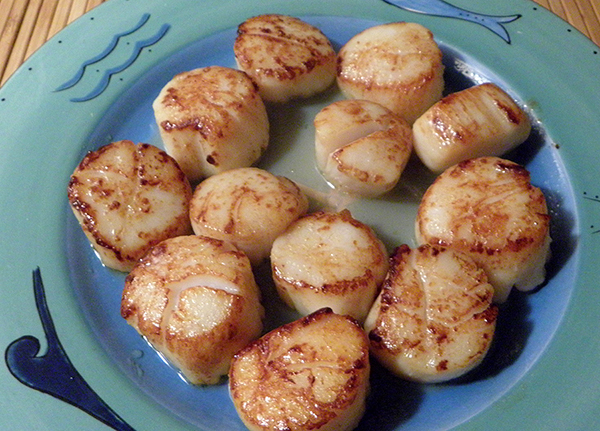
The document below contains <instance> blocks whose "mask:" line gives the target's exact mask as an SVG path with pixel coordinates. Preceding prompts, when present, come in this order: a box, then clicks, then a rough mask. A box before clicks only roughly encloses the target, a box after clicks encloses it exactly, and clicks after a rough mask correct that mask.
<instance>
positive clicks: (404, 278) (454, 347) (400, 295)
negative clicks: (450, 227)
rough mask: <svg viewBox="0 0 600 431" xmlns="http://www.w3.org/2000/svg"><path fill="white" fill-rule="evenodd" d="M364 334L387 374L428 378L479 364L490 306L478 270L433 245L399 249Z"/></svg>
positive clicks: (488, 337)
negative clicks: (388, 372) (387, 371)
mask: <svg viewBox="0 0 600 431" xmlns="http://www.w3.org/2000/svg"><path fill="white" fill-rule="evenodd" d="M391 261H392V263H391V267H390V271H389V273H388V276H387V277H386V280H385V282H384V285H383V288H382V290H381V293H380V294H379V296H378V297H377V300H376V301H375V304H374V305H373V308H372V309H371V311H370V313H369V316H368V318H367V321H366V322H365V331H367V333H368V334H369V340H370V343H371V352H372V353H373V355H374V356H375V357H376V358H377V359H378V360H379V361H380V362H381V364H383V365H384V366H385V367H386V368H387V369H389V370H390V371H391V372H392V373H394V374H396V375H398V376H399V377H402V378H404V379H407V380H412V381H417V382H423V383H433V382H441V381H446V380H450V379H453V378H456V377H458V376H461V375H463V374H465V373H466V372H468V371H469V370H472V369H473V368H474V367H476V366H477V365H478V364H480V363H481V361H482V359H483V358H484V356H485V354H486V353H487V351H488V349H489V347H490V344H491V342H492V339H493V336H494V331H495V327H496V316H497V308H496V306H495V305H493V304H492V297H493V295H494V288H493V287H492V285H491V284H489V283H488V281H487V276H486V274H485V272H484V271H483V270H482V269H481V268H479V267H478V266H477V265H476V264H475V262H474V261H473V260H472V259H471V258H470V257H468V256H467V255H465V254H463V253H460V252H457V251H454V250H452V249H447V248H444V247H440V246H432V245H424V246H421V247H419V248H417V249H414V250H411V249H410V248H409V247H408V246H406V245H404V246H400V247H398V249H397V250H396V252H395V253H394V255H393V256H392V259H391Z"/></svg>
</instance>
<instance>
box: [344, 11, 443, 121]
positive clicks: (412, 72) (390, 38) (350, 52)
mask: <svg viewBox="0 0 600 431" xmlns="http://www.w3.org/2000/svg"><path fill="white" fill-rule="evenodd" d="M337 83H338V86H339V87H340V89H341V90H342V92H343V93H344V95H345V96H346V97H347V98H351V99H366V100H370V101H372V102H377V103H380V104H381V105H383V106H385V107H386V108H388V109H390V110H391V111H393V112H394V113H396V114H397V115H399V116H401V117H402V118H404V119H405V120H406V121H407V122H408V123H410V124H412V123H413V122H414V121H415V120H416V119H417V118H418V117H419V116H421V114H423V112H425V111H426V110H427V109H428V108H429V107H430V106H431V105H433V104H434V103H435V102H437V101H438V100H440V99H441V97H442V92H443V89H444V65H443V64H442V52H441V50H440V49H439V47H438V45H437V43H436V42H435V40H434V38H433V34H432V33H431V31H429V30H428V29H427V28H425V27H423V26H422V25H420V24H416V23H409V22H395V23H389V24H382V25H377V26H374V27H370V28H368V29H366V30H364V31H362V32H361V33H359V34H357V35H355V36H354V37H352V38H351V39H350V40H349V41H348V42H347V43H346V44H345V45H344V46H343V47H342V49H341V50H340V52H339V53H338V58H337Z"/></svg>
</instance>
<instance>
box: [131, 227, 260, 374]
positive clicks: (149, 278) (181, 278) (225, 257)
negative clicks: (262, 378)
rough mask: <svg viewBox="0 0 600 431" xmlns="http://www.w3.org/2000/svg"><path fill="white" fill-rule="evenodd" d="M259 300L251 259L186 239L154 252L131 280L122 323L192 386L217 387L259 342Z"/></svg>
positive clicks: (204, 240) (223, 246) (208, 241)
mask: <svg viewBox="0 0 600 431" xmlns="http://www.w3.org/2000/svg"><path fill="white" fill-rule="evenodd" d="M259 299H260V294H259V290H258V287H257V286H256V283H255V281H254V276H253V273H252V269H251V266H250V262H249V260H248V258H247V257H246V256H245V255H244V253H242V252H241V251H239V250H238V249H236V248H235V247H234V246H232V245H231V244H229V243H226V242H224V241H221V240H217V239H214V238H209V237H202V236H196V235H190V236H180V237H177V238H172V239H170V240H167V241H163V242H161V243H160V244H158V245H157V246H156V247H154V248H153V249H152V250H151V251H150V252H149V253H148V254H147V255H146V256H145V257H144V258H143V259H142V260H141V262H140V263H139V264H138V265H137V266H136V267H135V268H134V269H133V270H132V271H131V273H130V274H129V275H128V276H127V278H126V280H125V287H124V289H123V295H122V301H121V316H122V317H123V318H124V319H126V320H127V322H128V323H129V324H130V325H131V326H133V327H134V328H135V329H136V330H137V331H138V332H139V333H140V334H141V335H143V336H144V337H146V339H147V340H148V341H149V342H150V343H151V344H152V345H153V346H154V347H155V348H156V349H157V350H158V351H160V352H161V353H162V354H163V355H164V356H165V357H166V358H167V359H168V360H169V361H170V362H171V363H172V364H173V365H174V366H175V367H177V368H179V369H180V370H181V372H182V373H183V375H184V376H185V377H186V378H187V379H188V380H189V381H190V382H191V383H194V384H213V383H217V382H218V381H219V380H220V378H221V377H222V376H224V375H226V374H227V372H228V369H229V363H230V360H231V358H232V357H233V355H234V353H235V352H236V351H238V350H239V349H240V348H242V347H243V346H245V345H246V344H247V343H248V342H250V341H251V340H253V339H254V338H256V337H258V336H259V335H260V332H261V330H262V321H261V319H262V306H261V305H260V302H259Z"/></svg>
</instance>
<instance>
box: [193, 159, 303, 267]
mask: <svg viewBox="0 0 600 431" xmlns="http://www.w3.org/2000/svg"><path fill="white" fill-rule="evenodd" d="M307 209H308V199H307V197H306V196H305V195H304V193H302V191H301V190H300V189H299V188H298V186H297V185H296V184H295V183H294V182H293V181H291V180H289V179H287V178H285V177H281V176H276V175H273V174H271V173H270V172H268V171H265V170H263V169H259V168H253V167H249V168H238V169H232V170H230V171H226V172H222V173H220V174H218V175H214V176H212V177H210V178H208V179H206V180H204V181H203V182H201V183H200V184H199V185H198V187H196V189H195V190H194V195H193V197H192V200H191V202H190V219H191V223H192V228H193V230H194V233H196V234H197V235H207V236H212V237H214V238H219V239H223V240H227V241H229V242H231V243H233V244H234V245H236V246H237V247H238V248H239V249H240V250H242V251H244V253H246V255H247V256H248V257H249V258H250V261H251V262H252V263H253V264H255V265H258V264H260V263H261V262H262V261H263V260H264V259H265V258H267V257H268V256H269V253H270V252H271V246H272V245H273V241H275V238H276V237H277V236H278V235H279V234H280V233H282V232H283V231H284V230H285V229H286V228H287V227H288V226H289V224H290V223H292V222H293V221H294V220H296V219H297V218H298V217H300V216H301V215H303V214H305V213H306V211H307Z"/></svg>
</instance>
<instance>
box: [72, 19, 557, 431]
mask: <svg viewBox="0 0 600 431" xmlns="http://www.w3.org/2000/svg"><path fill="white" fill-rule="evenodd" d="M234 53H235V56H236V60H237V64H238V67H239V69H240V70H234V69H230V68H226V67H217V66H209V67H206V68H202V69H197V70H194V71H189V72H186V73H182V74H180V75H178V76H176V77H175V78H174V79H173V80H172V81H171V82H169V83H167V84H166V85H165V87H164V88H163V89H162V91H161V92H160V95H159V97H158V98H157V99H156V101H155V102H154V105H153V107H154V112H155V116H156V120H157V124H158V126H159V130H160V133H161V137H162V140H163V142H164V146H165V149H166V152H162V151H160V150H158V149H152V150H151V148H152V147H151V146H149V145H148V144H140V145H137V146H136V145H134V144H133V143H131V142H127V141H119V142H115V143H113V144H110V145H109V146H107V147H103V148H101V149H99V150H97V151H94V152H91V153H90V154H88V155H87V156H86V158H85V159H84V161H83V162H82V163H81V164H80V165H79V167H78V168H77V169H76V171H75V173H74V174H73V177H72V179H71V182H70V184H69V200H70V202H71V205H72V208H73V211H74V213H75V215H76V217H77V219H78V220H79V221H80V223H81V226H82V228H83V230H84V232H85V233H86V235H87V236H88V238H90V241H91V242H92V245H93V246H94V248H95V249H96V250H97V251H98V254H99V256H100V257H101V258H102V260H103V262H104V264H105V265H107V266H110V267H113V268H115V269H117V270H121V271H131V272H130V273H129V275H128V276H127V278H126V281H125V286H124V292H123V301H122V308H121V314H122V316H123V317H124V318H125V319H127V321H128V323H130V324H131V325H132V326H133V327H135V328H136V329H137V330H138V331H139V332H140V333H141V334H142V335H143V336H144V337H145V338H146V339H147V340H148V341H149V342H150V343H151V344H152V345H153V347H154V348H155V349H156V350H157V351H159V352H161V354H163V355H164V356H165V357H166V358H168V359H169V361H170V362H171V363H172V364H174V365H175V366H176V367H178V368H179V369H180V370H181V371H182V373H183V374H184V375H185V376H186V378H187V379H188V380H189V381H190V382H191V383H194V384H215V383H218V382H220V381H221V379H220V377H221V376H224V375H229V382H230V390H231V393H232V397H233V400H234V404H235V407H236V409H238V412H239V413H240V416H241V418H242V419H243V420H244V422H245V423H246V424H247V425H248V426H249V427H250V428H251V429H273V428H272V424H273V423H275V422H277V421H281V420H284V419H281V418H282V417H284V418H287V421H288V422H287V423H286V425H287V426H288V427H289V429H321V430H325V429H352V428H354V427H355V426H356V424H357V423H358V421H359V420H360V417H361V416H362V414H363V413H364V409H365V398H366V394H367V393H368V385H369V381H368V380H369V379H368V372H369V368H370V366H369V359H368V354H365V349H366V348H368V349H370V351H371V353H372V356H373V357H374V358H376V359H377V360H378V361H380V362H381V364H382V365H383V366H384V367H385V368H387V369H388V370H389V371H390V372H391V373H393V374H395V375H398V376H400V377H402V378H405V379H408V380H414V381H418V382H440V381H446V380H448V379H452V378H455V377H458V376H461V375H464V374H465V373H467V372H468V371H470V370H471V369H473V368H474V367H476V366H477V364H479V363H480V362H481V360H482V359H483V357H484V356H485V354H486V352H487V350H488V348H489V346H490V344H491V342H492V340H493V336H494V329H495V322H496V318H497V313H498V307H497V305H496V304H501V303H503V302H504V301H506V299H507V297H508V295H509V293H510V290H511V289H512V287H513V286H516V287H517V288H518V289H521V290H531V289H533V288H535V287H536V286H538V285H539V284H541V283H542V282H543V280H544V276H545V275H544V274H545V273H544V265H545V263H546V261H547V259H548V257H549V243H550V236H549V223H550V220H549V215H548V210H547V207H546V202H545V198H544V195H543V194H542V192H541V191H540V190H539V189H538V188H536V187H534V186H532V185H531V183H530V179H529V174H528V172H527V171H526V169H525V168H524V167H523V166H520V165H517V164H516V163H514V162H511V161H509V160H505V159H502V158H500V157H501V156H502V155H503V154H505V153H506V152H507V151H508V150H510V149H512V148H514V147H516V146H517V145H519V144H521V143H522V142H523V141H524V140H525V139H526V138H527V136H528V135H529V133H530V130H531V124H530V122H529V118H528V116H527V114H526V113H525V112H524V111H523V110H522V109H521V108H520V107H519V106H518V104H517V103H515V102H514V101H513V100H512V99H511V98H510V96H509V95H507V94H506V93H505V92H504V91H503V90H501V89H500V88H499V87H498V86H496V85H493V84H488V83H486V84H481V85H478V86H474V87H471V88H469V89H467V90H463V91H462V92H460V93H453V94H449V95H447V96H445V97H444V96H443V88H444V82H443V64H442V54H441V51H440V49H439V48H438V46H437V45H436V43H435V41H434V38H433V35H432V34H431V32H430V31H429V30H427V29H426V28H424V27H423V26H421V25H418V24H413V23H404V22H402V23H392V24H385V25H380V26H374V27H372V28H370V29H367V30H366V31H364V32H362V33H359V34H357V35H356V36H355V37H353V38H352V39H351V40H350V41H349V42H348V43H347V44H346V45H344V47H342V49H341V50H340V51H339V53H338V54H337V55H336V54H335V52H334V50H333V48H332V46H331V44H330V43H329V42H328V41H327V39H326V37H325V36H324V35H323V33H321V32H320V31H319V30H318V29H317V28H316V27H313V26H311V25H309V24H307V23H305V22H303V21H301V20H299V19H297V18H293V17H288V16H283V15H262V16H258V17H254V18H250V19H248V20H247V21H246V22H244V23H242V24H241V25H240V27H239V30H238V37H237V39H236V41H235V45H234ZM334 82H336V84H335V85H338V86H339V88H340V89H341V91H342V93H343V94H344V95H345V96H346V97H347V98H348V99H347V100H343V101H337V102H335V103H333V104H332V105H329V106H327V107H326V108H324V109H323V110H322V111H320V112H319V114H318V115H317V116H316V117H315V119H314V126H315V159H316V164H317V166H318V168H319V170H320V171H321V173H322V175H323V177H324V178H325V179H326V180H327V181H328V182H329V183H330V184H332V187H333V188H334V189H335V190H336V192H337V193H340V194H343V195H346V196H348V197H349V199H362V198H379V199H385V193H387V192H389V191H390V190H391V189H393V188H394V187H395V186H396V184H397V183H398V181H401V176H402V173H403V171H404V169H405V168H406V165H407V161H408V159H409V157H410V156H411V153H412V152H413V150H414V152H415V153H416V155H417V156H418V157H419V158H420V160H421V162H422V163H423V164H424V165H426V166H427V168H428V169H430V170H431V171H432V172H435V173H436V174H440V175H439V176H438V177H437V179H436V180H435V181H434V183H433V184H432V185H431V187H430V188H429V189H428V190H427V192H426V193H425V195H424V196H423V199H422V201H421V203H420V205H419V211H418V215H417V219H416V220H415V227H416V230H415V236H416V238H417V242H418V243H419V247H418V248H415V249H410V247H408V246H407V245H403V244H397V246H398V248H397V249H396V250H395V251H394V252H393V253H392V255H391V257H390V258H389V260H388V256H387V251H386V250H385V247H384V246H383V244H382V243H381V241H380V240H379V239H378V238H377V235H376V234H375V233H374V231H373V230H372V229H371V228H370V227H369V225H368V223H367V222H365V221H361V220H357V219H355V218H353V216H352V215H351V214H350V212H349V211H347V210H341V211H339V208H336V210H335V211H334V210H332V209H331V208H330V207H331V205H329V202H327V201H325V202H320V203H319V204H320V205H321V206H322V207H324V208H325V210H320V211H311V210H310V207H309V197H310V196H313V194H311V193H309V191H307V190H306V188H305V187H303V185H301V184H295V183H294V182H292V181H291V180H289V179H287V178H284V177H278V176H275V175H273V174H271V173H269V172H267V171H264V170H262V169H259V168H256V167H251V165H253V164H254V163H255V162H256V161H257V160H259V158H260V156H261V154H262V153H264V151H265V150H266V148H267V144H268V136H269V128H270V125H269V119H268V116H267V111H266V109H265V104H267V105H268V104H273V103H294V101H295V100H297V98H299V97H302V98H307V97H311V96H314V95H316V94H319V93H320V92H322V91H325V90H326V89H327V88H329V87H330V86H331V85H334ZM146 153H151V154H152V157H153V158H152V159H147V158H146V157H147V156H146ZM157 163H158V164H159V165H157ZM162 164H164V165H165V166H168V167H169V170H168V171H163V169H162V168H160V166H162ZM192 185H194V186H195V190H194V192H193V194H192V192H191V188H192ZM308 195H310V196H308ZM182 214H187V215H188V216H187V217H184V216H182ZM184 219H185V220H184ZM174 225H176V226H177V229H175V228H174V227H173V226H174ZM192 230H193V232H194V235H190V234H191V233H192ZM140 241H141V242H143V244H142V245H140ZM141 248H144V251H143V252H141V251H140V250H141ZM131 250H134V251H135V252H132V251H131ZM142 256H143V257H142ZM267 258H268V260H269V261H270V262H271V265H272V276H273V279H274V283H275V285H276V287H277V292H278V293H279V294H280V295H281V298H282V299H283V301H284V302H285V303H287V304H288V305H290V306H292V307H294V308H296V309H297V310H298V311H299V312H300V313H301V314H302V315H305V317H302V318H300V319H299V320H297V321H294V322H289V323H288V324H286V325H284V326H282V327H280V328H277V329H275V330H274V331H271V332H269V333H267V334H264V335H262V337H261V331H262V325H261V318H262V315H263V312H264V310H263V308H262V306H261V303H260V287H259V286H257V284H256V281H255V279H254V275H253V274H252V267H253V266H257V265H260V264H261V263H262V262H263V261H264V260H265V259H267ZM341 315H344V316H345V317H343V318H342V317H341ZM348 315H349V316H348ZM363 324H364V331H363V330H362V329H361V330H360V331H358V330H357V328H362V326H361V325H363ZM313 327H314V328H313ZM329 328H330V329H329ZM344 328H345V329H344ZM328 331H332V332H331V333H329V332H328ZM336 331H337V332H339V333H343V334H344V335H343V337H342V336H336V335H335V334H336ZM346 338H347V339H348V340H347V342H346ZM325 346H332V347H331V349H330V350H331V352H333V353H335V356H334V357H332V356H331V352H330V351H329V350H328V349H327V348H325ZM348 346H353V347H355V349H353V350H352V349H350V347H348ZM365 346H367V347H365ZM346 347H348V349H346ZM259 353H260V355H263V356H261V357H259V356H260V355H259ZM271 353H272V355H273V356H272V357H271V356H269V355H270V354H271ZM231 361H233V362H232V363H233V366H232V367H231V368H230V362H231ZM359 363H360V366H358V365H357V364H359ZM257 375H260V376H268V378H267V379H265V380H264V382H263V381H262V380H260V379H258V380H259V381H256V380H257V379H256V376H257ZM352 382H354V383H356V386H355V387H353V388H352V389H353V390H350V391H349V390H348V385H350V383H352ZM263 383H264V385H265V386H261V385H262V384H263ZM271 391H275V392H276V393H278V394H280V395H279V400H278V402H277V403H275V404H269V402H270V401H269V400H270V399H271ZM300 392H302V393H303V394H304V395H306V396H307V397H309V398H310V399H311V404H312V405H315V406H318V408H317V409H316V410H315V411H312V412H307V411H306V410H304V407H303V405H302V403H301V402H300V401H298V400H299V399H300V398H298V397H299V395H298V394H299V393H300ZM307 394H309V395H307ZM313 397H314V398H313ZM283 400H285V402H284V401H283ZM294 400H295V401H297V402H296V403H295V404H294ZM249 403H250V404H252V406H249ZM341 423H343V425H340V424H341ZM269 424H270V425H269ZM315 427H316V428H315Z"/></svg>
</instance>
